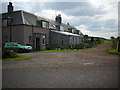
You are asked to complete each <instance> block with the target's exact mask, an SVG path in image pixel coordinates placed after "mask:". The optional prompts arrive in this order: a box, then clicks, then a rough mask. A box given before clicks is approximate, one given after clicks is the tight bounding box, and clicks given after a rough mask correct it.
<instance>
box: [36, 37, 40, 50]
mask: <svg viewBox="0 0 120 90" xmlns="http://www.w3.org/2000/svg"><path fill="white" fill-rule="evenodd" d="M36 50H40V38H39V37H36Z"/></svg>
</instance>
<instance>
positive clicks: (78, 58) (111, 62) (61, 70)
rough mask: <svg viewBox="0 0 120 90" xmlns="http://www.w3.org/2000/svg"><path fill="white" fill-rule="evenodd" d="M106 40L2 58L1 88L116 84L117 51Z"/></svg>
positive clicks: (93, 86) (89, 86) (83, 86)
mask: <svg viewBox="0 0 120 90" xmlns="http://www.w3.org/2000/svg"><path fill="white" fill-rule="evenodd" d="M108 47H109V45H108V44H106V45H103V46H99V47H96V48H93V49H89V50H85V51H77V52H56V53H50V52H48V53H47V52H46V53H42V52H41V53H38V52H34V53H21V54H20V55H22V56H32V57H33V58H32V59H29V60H21V61H4V62H3V67H2V69H3V71H2V72H3V80H2V81H3V84H2V85H3V88H117V87H118V55H116V54H108V53H107V52H106V49H107V48H108Z"/></svg>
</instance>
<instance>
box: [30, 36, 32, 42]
mask: <svg viewBox="0 0 120 90" xmlns="http://www.w3.org/2000/svg"><path fill="white" fill-rule="evenodd" d="M31 41H32V36H29V44H31Z"/></svg>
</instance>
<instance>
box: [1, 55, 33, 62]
mask: <svg viewBox="0 0 120 90" xmlns="http://www.w3.org/2000/svg"><path fill="white" fill-rule="evenodd" d="M31 58H32V57H27V56H18V57H16V58H5V59H2V61H15V60H27V59H31Z"/></svg>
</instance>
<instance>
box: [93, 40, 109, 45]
mask: <svg viewBox="0 0 120 90" xmlns="http://www.w3.org/2000/svg"><path fill="white" fill-rule="evenodd" d="M107 43H110V41H109V40H104V41H103V42H102V43H100V44H97V45H96V46H95V47H98V46H102V45H104V44H107Z"/></svg>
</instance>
